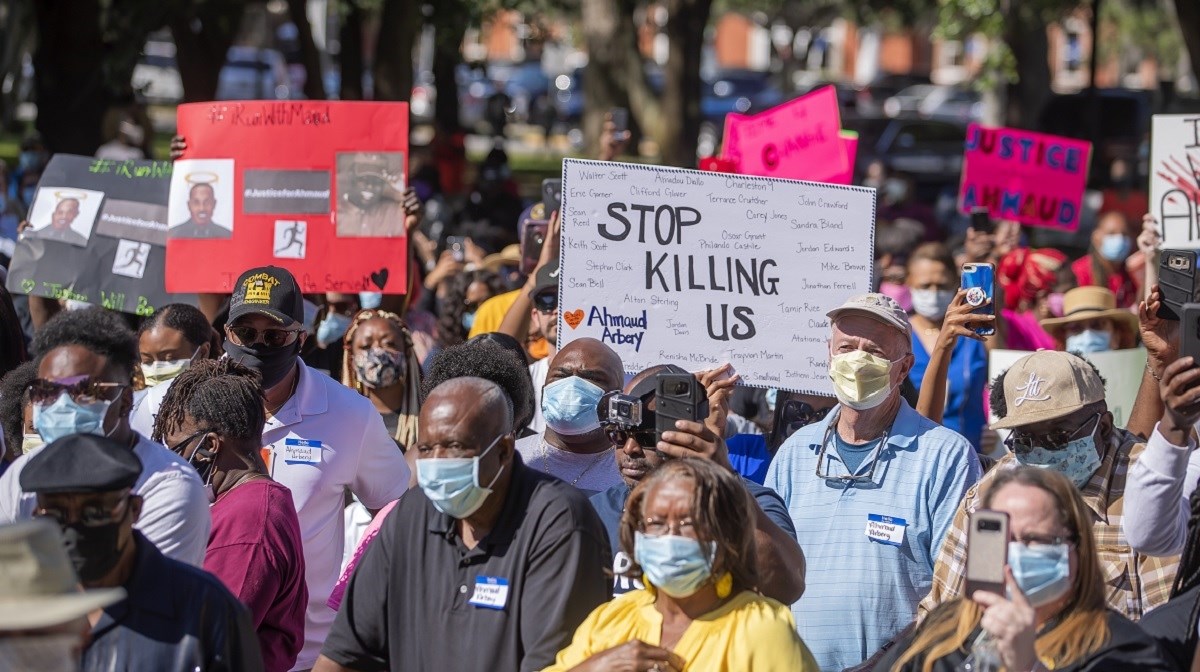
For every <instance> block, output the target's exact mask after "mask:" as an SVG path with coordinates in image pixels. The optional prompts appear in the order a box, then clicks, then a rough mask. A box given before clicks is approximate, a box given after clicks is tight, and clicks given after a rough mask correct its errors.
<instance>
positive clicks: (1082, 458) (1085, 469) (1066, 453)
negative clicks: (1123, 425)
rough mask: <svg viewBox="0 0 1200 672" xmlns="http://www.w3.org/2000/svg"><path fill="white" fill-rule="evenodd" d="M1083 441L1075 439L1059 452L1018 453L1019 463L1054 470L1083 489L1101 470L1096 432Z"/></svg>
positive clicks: (1039, 450) (1016, 455)
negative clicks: (1093, 475) (1098, 470)
mask: <svg viewBox="0 0 1200 672" xmlns="http://www.w3.org/2000/svg"><path fill="white" fill-rule="evenodd" d="M1099 430H1100V426H1099V425H1096V429H1095V430H1092V433H1091V434H1090V435H1088V436H1085V437H1083V438H1082V439H1075V440H1074V441H1071V442H1070V443H1068V444H1067V445H1066V446H1064V447H1063V448H1061V449H1059V450H1047V449H1045V448H1034V449H1033V450H1031V451H1029V452H1028V453H1016V454H1015V457H1016V458H1017V462H1019V463H1021V464H1023V465H1025V466H1029V467H1038V468H1041V469H1053V470H1055V471H1057V472H1059V473H1061V474H1062V475H1063V476H1066V477H1067V478H1069V479H1071V482H1072V483H1074V484H1075V487H1076V488H1080V489H1082V488H1083V486H1085V485H1087V482H1088V481H1089V480H1091V478H1092V474H1094V473H1096V470H1097V469H1099V468H1100V452H1099V451H1097V450H1096V432H1097V431H1099Z"/></svg>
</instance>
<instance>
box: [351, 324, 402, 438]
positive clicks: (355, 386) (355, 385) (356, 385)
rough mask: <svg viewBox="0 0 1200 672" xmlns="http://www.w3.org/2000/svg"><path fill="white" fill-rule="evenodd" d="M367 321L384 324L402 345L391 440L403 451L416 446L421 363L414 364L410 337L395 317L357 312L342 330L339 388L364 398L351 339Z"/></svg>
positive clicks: (365, 393) (363, 387)
mask: <svg viewBox="0 0 1200 672" xmlns="http://www.w3.org/2000/svg"><path fill="white" fill-rule="evenodd" d="M371 320H383V321H385V322H387V323H388V325H390V326H391V327H392V329H394V330H395V331H396V333H397V334H400V337H401V339H402V340H403V341H404V380H403V381H398V382H397V383H396V384H397V385H404V400H403V401H401V402H400V408H397V409H394V410H395V411H396V414H397V415H398V416H400V417H399V421H398V422H397V423H396V436H395V437H393V438H395V439H396V441H397V442H398V443H399V444H400V445H401V446H404V447H406V448H407V447H408V446H411V445H413V444H415V443H416V442H417V417H418V415H419V414H420V412H421V362H420V361H418V360H417V351H416V350H415V349H414V348H413V343H412V333H411V332H409V330H408V325H406V324H404V320H403V319H401V317H400V316H399V315H397V314H395V313H392V312H389V311H386V310H360V311H358V314H357V315H355V316H354V319H353V320H352V321H351V322H350V328H349V329H347V330H346V336H345V343H346V348H345V349H344V350H343V351H342V384H343V385H345V386H346V387H348V388H350V389H352V390H354V391H355V392H358V393H359V394H361V395H363V396H364V397H365V396H367V389H366V387H365V386H364V385H363V383H362V381H360V380H359V379H358V370H357V369H356V368H355V366H354V351H355V345H354V335H355V334H356V333H358V328H359V327H360V326H362V325H363V324H364V323H366V322H370V321H371Z"/></svg>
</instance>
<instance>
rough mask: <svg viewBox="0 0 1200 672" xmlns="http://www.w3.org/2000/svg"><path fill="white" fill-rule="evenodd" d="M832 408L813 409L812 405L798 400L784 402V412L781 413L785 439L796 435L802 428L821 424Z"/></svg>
mask: <svg viewBox="0 0 1200 672" xmlns="http://www.w3.org/2000/svg"><path fill="white" fill-rule="evenodd" d="M830 410H832V409H830V408H822V409H820V410H818V409H815V408H813V407H812V405H811V404H809V403H808V402H805V401H799V400H797V399H788V400H787V401H785V402H783V411H782V412H781V413H780V421H781V422H782V423H783V430H784V435H785V436H784V438H787V437H789V436H791V435H792V434H794V433H795V432H796V430H798V429H800V428H801V427H806V426H808V425H811V424H813V423H814V422H820V421H822V420H824V419H825V416H827V415H829V411H830Z"/></svg>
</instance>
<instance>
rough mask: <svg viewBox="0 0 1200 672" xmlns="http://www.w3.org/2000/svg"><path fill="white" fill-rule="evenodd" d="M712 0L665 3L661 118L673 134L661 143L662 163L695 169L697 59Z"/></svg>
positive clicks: (699, 85) (697, 125)
mask: <svg viewBox="0 0 1200 672" xmlns="http://www.w3.org/2000/svg"><path fill="white" fill-rule="evenodd" d="M711 9H712V0H671V1H670V2H668V3H667V16H668V18H667V39H668V40H670V43H669V47H668V48H669V55H668V57H667V69H666V81H665V90H664V91H663V109H662V115H663V117H664V118H665V119H666V120H668V121H669V122H671V123H670V126H671V127H672V128H674V129H677V132H675V133H671V134H667V135H665V136H664V137H663V141H662V156H663V161H664V162H666V163H667V164H669V165H675V166H679V167H682V168H695V167H696V142H697V140H698V139H699V136H700V121H701V120H700V87H701V84H702V83H701V81H700V56H701V52H702V51H703V49H704V28H705V26H707V25H708V15H709V12H710V11H711Z"/></svg>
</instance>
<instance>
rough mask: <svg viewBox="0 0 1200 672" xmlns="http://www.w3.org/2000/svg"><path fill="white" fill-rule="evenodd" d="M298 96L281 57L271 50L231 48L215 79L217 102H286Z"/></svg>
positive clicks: (285, 63)
mask: <svg viewBox="0 0 1200 672" xmlns="http://www.w3.org/2000/svg"><path fill="white" fill-rule="evenodd" d="M301 94H302V92H301V91H296V90H295V88H294V87H293V86H292V85H291V80H290V78H289V76H288V69H287V61H286V60H285V59H284V58H283V54H281V53H280V52H278V51H276V50H274V49H259V48H257V47H245V46H238V47H230V48H229V51H228V52H227V53H226V55H225V65H224V66H223V67H222V68H221V74H220V75H219V76H218V78H217V100H270V99H276V100H287V99H289V98H295V97H298V96H300V95H301Z"/></svg>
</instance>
